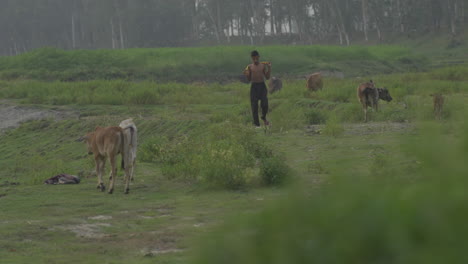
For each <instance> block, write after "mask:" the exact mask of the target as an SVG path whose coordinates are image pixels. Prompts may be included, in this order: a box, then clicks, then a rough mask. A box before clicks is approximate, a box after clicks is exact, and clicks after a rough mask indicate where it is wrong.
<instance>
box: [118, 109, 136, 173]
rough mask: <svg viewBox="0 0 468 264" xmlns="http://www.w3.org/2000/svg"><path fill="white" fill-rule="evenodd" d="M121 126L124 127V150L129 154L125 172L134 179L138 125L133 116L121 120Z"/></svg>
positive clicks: (125, 162) (126, 156)
mask: <svg viewBox="0 0 468 264" xmlns="http://www.w3.org/2000/svg"><path fill="white" fill-rule="evenodd" d="M119 126H120V127H121V128H122V129H123V134H124V152H125V153H126V154H127V155H125V161H124V162H123V163H124V164H125V168H124V169H125V173H128V174H129V175H130V179H131V180H132V181H133V177H134V170H135V162H136V155H137V144H138V143H137V127H136V126H135V123H133V119H131V118H130V119H126V120H124V121H122V122H120V125H119Z"/></svg>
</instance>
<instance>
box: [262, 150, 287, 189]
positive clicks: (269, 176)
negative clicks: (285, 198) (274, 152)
mask: <svg viewBox="0 0 468 264" xmlns="http://www.w3.org/2000/svg"><path fill="white" fill-rule="evenodd" d="M291 173H292V172H291V169H290V168H289V167H288V166H287V165H286V163H285V162H284V158H281V157H278V156H272V157H268V158H264V159H263V160H262V161H261V165H260V176H261V178H262V182H263V184H265V185H279V184H283V183H285V182H286V181H287V180H289V179H290V178H291Z"/></svg>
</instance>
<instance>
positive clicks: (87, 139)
mask: <svg viewBox="0 0 468 264" xmlns="http://www.w3.org/2000/svg"><path fill="white" fill-rule="evenodd" d="M93 137H94V132H91V133H88V134H86V136H82V137H80V138H78V139H77V140H76V141H78V142H85V143H86V147H87V149H88V154H89V155H92V154H93V146H92V139H93Z"/></svg>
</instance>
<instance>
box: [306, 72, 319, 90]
mask: <svg viewBox="0 0 468 264" xmlns="http://www.w3.org/2000/svg"><path fill="white" fill-rule="evenodd" d="M306 87H307V89H309V90H310V91H318V90H322V88H323V80H322V74H321V73H319V72H316V73H312V74H311V75H309V76H308V77H307V83H306Z"/></svg>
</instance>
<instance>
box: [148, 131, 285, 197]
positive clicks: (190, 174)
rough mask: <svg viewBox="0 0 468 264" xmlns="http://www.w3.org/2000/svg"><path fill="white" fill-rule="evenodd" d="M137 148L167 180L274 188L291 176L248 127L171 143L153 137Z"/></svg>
mask: <svg viewBox="0 0 468 264" xmlns="http://www.w3.org/2000/svg"><path fill="white" fill-rule="evenodd" d="M140 149H141V155H140V159H141V160H143V161H146V162H154V163H158V164H160V166H161V171H162V173H163V174H164V175H165V176H166V177H168V178H171V179H179V180H183V181H186V182H190V183H193V184H199V185H204V186H207V187H210V188H221V189H240V188H246V187H255V186H256V183H259V182H261V178H262V179H263V180H264V182H265V184H268V185H275V184H280V183H282V182H284V181H285V180H286V179H287V178H288V177H289V176H290V173H289V168H288V167H287V165H286V163H285V161H284V159H279V158H276V156H275V155H274V154H273V151H272V149H271V148H270V147H268V146H267V145H266V144H265V143H264V142H263V141H262V140H261V138H260V137H259V136H258V135H257V133H256V132H255V131H254V130H253V129H252V128H251V127H250V126H248V127H247V126H244V125H242V124H235V123H231V122H223V123H218V124H214V125H211V126H209V127H207V128H203V129H198V130H196V131H192V133H191V135H189V136H182V137H175V138H172V139H170V140H169V139H167V138H152V139H149V140H147V141H146V142H145V143H144V144H142V146H141V147H140ZM268 166H271V168H269V167H268ZM255 178H258V180H256V179H255Z"/></svg>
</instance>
